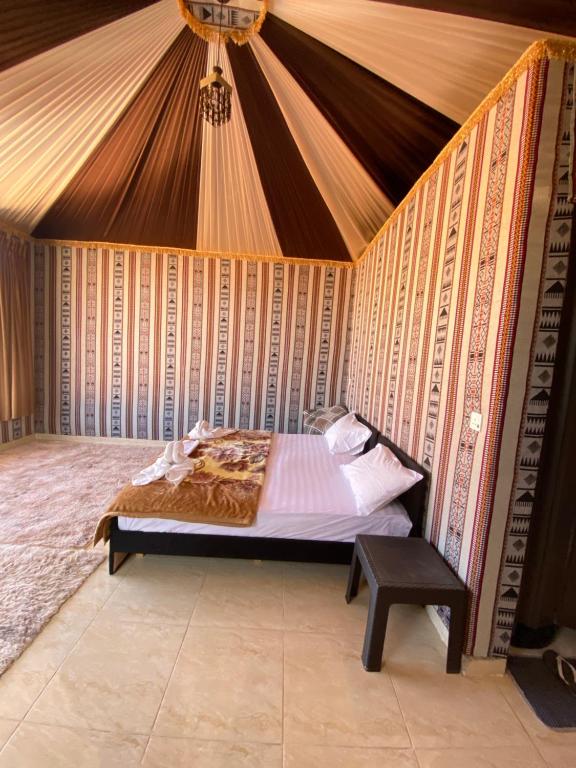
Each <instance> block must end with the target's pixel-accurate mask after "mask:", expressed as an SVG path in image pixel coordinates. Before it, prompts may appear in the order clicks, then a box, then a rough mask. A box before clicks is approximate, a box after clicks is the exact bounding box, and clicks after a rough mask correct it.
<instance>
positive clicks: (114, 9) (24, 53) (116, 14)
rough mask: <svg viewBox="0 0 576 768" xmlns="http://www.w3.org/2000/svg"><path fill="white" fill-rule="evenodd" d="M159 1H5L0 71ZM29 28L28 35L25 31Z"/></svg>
mask: <svg viewBox="0 0 576 768" xmlns="http://www.w3.org/2000/svg"><path fill="white" fill-rule="evenodd" d="M154 2H156V0H76V2H74V3H71V2H70V0H49V2H46V0H26V2H24V0H2V2H0V70H3V69H8V68H9V67H13V66H14V65H15V64H18V63H19V62H21V61H25V60H26V59H30V58H32V56H37V55H38V54H39V53H42V52H43V51H47V50H48V49H50V48H54V47H55V46H56V45H60V44H61V43H65V42H66V41H67V40H72V39H73V38H75V37H79V36H80V35H83V34H85V33H86V32H91V31H92V30H93V29H98V27H102V26H104V25H105V24H109V23H110V22H111V21H116V19H120V18H122V17H123V16H127V15H128V14H130V13H134V12H135V11H138V10H140V9H142V8H145V7H146V6H147V5H152V3H154ZM24 30H26V34H22V33H23V31H24Z"/></svg>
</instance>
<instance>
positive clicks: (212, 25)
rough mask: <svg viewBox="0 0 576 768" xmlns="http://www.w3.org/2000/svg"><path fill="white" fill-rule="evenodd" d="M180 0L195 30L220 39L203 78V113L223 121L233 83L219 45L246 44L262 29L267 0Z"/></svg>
mask: <svg viewBox="0 0 576 768" xmlns="http://www.w3.org/2000/svg"><path fill="white" fill-rule="evenodd" d="M229 2H230V0H178V5H179V7H180V13H181V14H182V16H183V18H184V19H185V21H186V23H187V24H188V26H189V27H190V28H191V29H192V31H193V32H194V33H195V34H196V35H198V36H199V37H201V38H202V39H203V40H206V41H207V42H209V43H216V42H218V54H217V61H216V66H215V67H212V72H210V74H209V75H207V76H206V77H205V78H203V79H202V80H201V81H200V114H201V115H202V117H203V118H204V120H206V122H208V123H210V125H214V126H217V125H223V124H224V123H227V122H228V121H229V120H230V117H231V114H232V86H231V85H230V83H227V82H226V80H225V79H224V78H223V77H222V67H221V66H220V45H221V44H222V41H224V43H227V42H233V43H235V44H236V45H244V44H245V43H247V42H248V40H249V39H250V38H251V37H252V36H253V35H255V34H257V33H258V32H259V31H260V28H261V26H262V24H263V22H264V19H265V17H266V12H267V9H268V0H234V3H233V6H230V7H227V8H225V7H224V6H227V5H228V3H229Z"/></svg>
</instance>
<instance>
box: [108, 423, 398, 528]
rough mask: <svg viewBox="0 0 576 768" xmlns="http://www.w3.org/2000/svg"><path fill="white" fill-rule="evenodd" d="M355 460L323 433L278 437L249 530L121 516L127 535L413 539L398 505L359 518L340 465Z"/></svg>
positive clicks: (282, 435)
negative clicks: (330, 444)
mask: <svg viewBox="0 0 576 768" xmlns="http://www.w3.org/2000/svg"><path fill="white" fill-rule="evenodd" d="M353 460H354V457H350V456H341V455H333V454H331V453H330V451H329V450H328V445H327V443H326V441H325V440H324V438H323V437H322V436H321V435H286V434H275V435H274V436H273V438H272V444H271V448H270V454H269V456H268V460H267V465H266V479H265V481H264V486H263V488H262V492H261V495H260V501H259V504H258V515H257V518H256V523H255V524H254V525H252V526H250V527H248V528H237V527H228V526H224V525H206V524H200V523H184V522H180V521H178V520H161V519H158V518H136V517H119V518H118V527H119V528H120V530H123V531H146V532H149V533H152V532H155V533H202V534H212V535H215V534H216V535H221V536H243V537H253V536H256V537H263V538H279V539H307V540H313V541H354V538H355V536H356V535H357V534H359V533H366V534H379V535H383V536H408V534H409V533H410V529H411V527H412V523H411V521H410V518H409V517H408V514H407V513H406V510H405V509H404V507H403V506H402V504H401V503H400V502H398V501H395V502H393V503H392V504H390V505H388V506H387V507H385V508H384V509H382V510H379V511H378V512H375V513H373V514H371V515H366V516H361V515H357V514H355V508H356V507H355V503H354V497H353V495H352V491H351V489H350V486H349V485H348V482H347V480H346V478H345V477H344V475H343V474H342V472H341V471H340V466H341V465H342V464H348V463H350V462H351V461H353Z"/></svg>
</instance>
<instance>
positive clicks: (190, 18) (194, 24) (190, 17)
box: [178, 0, 268, 45]
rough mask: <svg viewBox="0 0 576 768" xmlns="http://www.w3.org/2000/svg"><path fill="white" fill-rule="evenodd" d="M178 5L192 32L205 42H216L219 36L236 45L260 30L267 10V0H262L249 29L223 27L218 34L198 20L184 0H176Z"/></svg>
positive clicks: (244, 41)
mask: <svg viewBox="0 0 576 768" xmlns="http://www.w3.org/2000/svg"><path fill="white" fill-rule="evenodd" d="M178 6H179V8H180V13H181V14H182V17H183V18H184V20H185V22H186V24H188V26H189V27H190V29H191V30H192V32H194V34H196V35H198V37H201V38H202V40H206V42H207V43H217V42H218V38H221V39H222V40H223V42H225V43H227V42H228V41H229V40H232V41H233V42H234V43H236V45H244V43H247V42H248V40H249V39H250V38H251V37H252V35H256V34H258V32H260V29H261V28H262V24H263V23H264V19H265V18H266V13H267V12H268V0H262V7H261V9H260V13H259V14H258V18H257V19H256V21H255V22H254V23H253V24H252V25H251V26H250V27H249V29H230V28H228V29H226V28H224V29H223V30H222V33H221V34H220V33H219V32H218V30H217V29H213V28H212V27H210V26H208V24H203V23H202V22H201V21H199V20H198V19H197V18H196V17H195V16H194V14H192V13H191V12H190V10H189V9H188V6H187V5H186V0H178Z"/></svg>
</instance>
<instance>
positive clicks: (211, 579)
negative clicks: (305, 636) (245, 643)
mask: <svg viewBox="0 0 576 768" xmlns="http://www.w3.org/2000/svg"><path fill="white" fill-rule="evenodd" d="M282 591H283V579H282V564H281V563H274V562H262V561H253V560H220V561H219V560H215V561H214V562H213V563H212V565H211V567H210V568H209V569H208V573H207V575H206V580H205V582H204V585H203V587H202V591H201V593H200V596H199V598H198V601H197V603H196V607H195V609H194V614H193V616H192V624H194V625H197V626H218V627H235V628H241V627H247V628H250V627H261V628H264V629H282V628H283V626H284V607H283V602H282Z"/></svg>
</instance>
